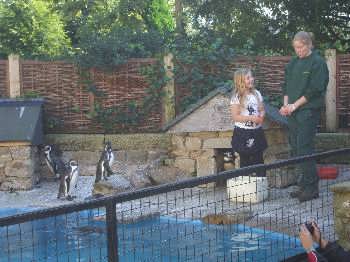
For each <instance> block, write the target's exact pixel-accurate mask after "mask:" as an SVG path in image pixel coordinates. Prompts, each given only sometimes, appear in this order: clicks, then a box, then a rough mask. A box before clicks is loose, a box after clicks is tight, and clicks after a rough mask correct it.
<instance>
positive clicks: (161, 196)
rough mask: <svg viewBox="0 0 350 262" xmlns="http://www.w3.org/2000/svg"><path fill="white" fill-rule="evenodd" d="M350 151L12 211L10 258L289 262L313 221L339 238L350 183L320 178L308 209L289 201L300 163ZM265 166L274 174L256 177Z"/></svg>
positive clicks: (6, 236)
mask: <svg viewBox="0 0 350 262" xmlns="http://www.w3.org/2000/svg"><path fill="white" fill-rule="evenodd" d="M348 153H350V149H342V150H336V151H332V152H326V153H321V154H315V155H312V156H307V157H299V158H294V159H290V160H285V161H280V162H276V163H273V164H269V165H256V166H251V167H246V168H242V169H237V170H233V171H225V172H222V173H220V174H219V175H215V176H208V177H199V178H193V179H190V180H186V181H181V182H177V183H172V184H166V185H160V186H156V187H152V188H146V189H142V190H138V191H134V192H125V193H122V194H119V195H116V196H111V197H103V198H99V199H94V200H90V201H87V202H84V203H76V204H72V205H67V206H62V207H57V208H51V209H46V210H31V211H30V212H29V213H24V214H17V215H12V216H10V217H4V215H5V214H11V212H14V211H16V212H19V211H23V210H2V211H1V212H2V214H0V215H1V216H3V217H2V218H0V235H1V236H2V237H1V239H0V246H1V249H0V261H1V262H2V261H3V262H19V261H21V262H22V261H284V260H286V259H287V258H289V257H292V256H294V255H296V254H299V253H302V252H303V248H302V247H301V245H300V242H299V240H298V237H297V234H298V230H299V225H300V224H301V223H304V222H306V221H308V220H310V219H314V220H315V221H316V222H317V223H318V225H319V226H320V228H321V230H322V232H323V236H324V237H325V238H326V239H329V240H335V239H336V234H335V232H334V219H333V200H332V197H333V196H332V192H331V190H330V186H331V185H332V184H335V183H338V182H342V181H348V180H350V168H349V167H347V166H337V168H338V173H339V175H338V177H337V178H336V179H333V180H330V179H323V180H320V182H319V197H318V198H315V199H312V200H309V201H305V202H301V203H300V202H299V201H298V200H297V199H296V198H291V197H290V195H289V193H290V192H292V191H293V190H294V189H295V187H294V186H293V185H294V184H295V181H294V180H295V177H297V175H298V168H297V164H298V163H300V162H303V161H306V160H308V159H310V158H323V159H325V158H327V157H330V156H334V155H339V154H343V155H344V154H348ZM261 169H266V170H267V178H260V177H256V176H255V172H256V171H258V170H261ZM289 176H291V177H293V176H294V178H290V177H289ZM293 179H294V180H293ZM223 181H224V182H226V183H223ZM117 253H118V255H116V254H117Z"/></svg>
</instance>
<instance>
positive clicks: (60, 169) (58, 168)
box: [44, 145, 66, 179]
mask: <svg viewBox="0 0 350 262" xmlns="http://www.w3.org/2000/svg"><path fill="white" fill-rule="evenodd" d="M44 154H45V161H46V164H47V166H48V167H49V169H50V171H51V172H52V174H53V175H54V176H55V177H56V178H57V179H59V178H60V176H61V175H62V174H64V173H65V172H66V166H65V164H64V162H63V160H62V159H61V158H60V157H58V156H57V155H56V153H55V152H54V151H53V149H52V146H50V145H46V146H45V148H44Z"/></svg>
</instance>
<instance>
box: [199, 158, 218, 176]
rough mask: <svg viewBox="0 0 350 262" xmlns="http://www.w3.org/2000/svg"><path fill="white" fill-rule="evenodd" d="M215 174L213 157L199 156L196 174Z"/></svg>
mask: <svg viewBox="0 0 350 262" xmlns="http://www.w3.org/2000/svg"><path fill="white" fill-rule="evenodd" d="M214 174H217V166H216V161H215V158H213V157H211V158H207V157H200V158H198V159H197V176H209V175H214Z"/></svg>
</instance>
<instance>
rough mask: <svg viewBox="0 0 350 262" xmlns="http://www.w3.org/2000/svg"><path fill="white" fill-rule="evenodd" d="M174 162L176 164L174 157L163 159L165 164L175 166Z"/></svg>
mask: <svg viewBox="0 0 350 262" xmlns="http://www.w3.org/2000/svg"><path fill="white" fill-rule="evenodd" d="M174 164H175V160H174V159H172V158H165V159H164V160H163V165H164V166H174Z"/></svg>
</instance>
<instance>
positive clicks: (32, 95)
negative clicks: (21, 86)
mask: <svg viewBox="0 0 350 262" xmlns="http://www.w3.org/2000/svg"><path fill="white" fill-rule="evenodd" d="M39 97H42V96H41V95H40V94H39V93H38V92H36V91H27V92H24V94H23V95H22V96H20V97H19V98H29V99H30V98H39Z"/></svg>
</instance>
